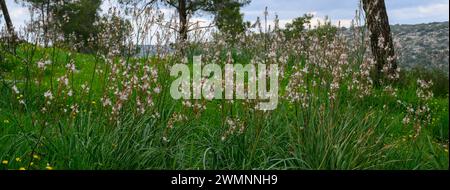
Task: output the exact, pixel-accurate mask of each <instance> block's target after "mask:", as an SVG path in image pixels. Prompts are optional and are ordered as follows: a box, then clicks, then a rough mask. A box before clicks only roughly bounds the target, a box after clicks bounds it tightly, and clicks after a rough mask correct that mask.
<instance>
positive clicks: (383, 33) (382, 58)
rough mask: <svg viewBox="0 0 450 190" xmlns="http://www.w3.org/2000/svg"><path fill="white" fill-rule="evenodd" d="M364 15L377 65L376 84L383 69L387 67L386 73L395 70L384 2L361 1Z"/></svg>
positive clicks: (373, 0)
mask: <svg viewBox="0 0 450 190" xmlns="http://www.w3.org/2000/svg"><path fill="white" fill-rule="evenodd" d="M362 4H363V9H364V12H365V13H366V24H367V26H368V28H369V32H370V46H371V49H372V54H373V55H374V57H375V60H376V63H377V76H376V78H377V82H378V81H379V79H381V74H382V70H383V67H384V66H385V65H386V64H390V65H387V66H389V69H388V71H387V72H388V73H385V74H393V73H395V71H396V69H397V63H396V61H395V52H394V45H393V41H392V35H391V29H390V25H389V19H388V15H387V12H386V5H385V3H384V0H362Z"/></svg>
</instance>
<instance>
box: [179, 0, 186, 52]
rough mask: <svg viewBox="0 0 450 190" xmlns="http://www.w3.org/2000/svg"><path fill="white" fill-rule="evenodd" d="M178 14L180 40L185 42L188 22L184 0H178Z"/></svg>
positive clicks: (182, 42)
mask: <svg viewBox="0 0 450 190" xmlns="http://www.w3.org/2000/svg"><path fill="white" fill-rule="evenodd" d="M178 6H179V7H178V14H179V17H180V31H179V34H180V37H179V38H180V42H181V44H183V45H184V44H185V43H186V41H187V39H188V35H187V33H188V28H187V27H188V22H187V10H186V0H178Z"/></svg>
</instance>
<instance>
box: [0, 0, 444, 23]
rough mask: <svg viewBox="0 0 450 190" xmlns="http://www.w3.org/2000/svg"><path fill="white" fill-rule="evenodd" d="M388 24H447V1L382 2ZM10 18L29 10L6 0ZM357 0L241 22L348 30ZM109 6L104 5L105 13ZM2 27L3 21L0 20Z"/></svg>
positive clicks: (327, 1) (251, 15)
mask: <svg viewBox="0 0 450 190" xmlns="http://www.w3.org/2000/svg"><path fill="white" fill-rule="evenodd" d="M385 2H386V7H387V12H388V16H389V21H390V23H391V24H418V23H429V22H441V21H448V20H449V19H448V18H449V0H385ZM6 3H7V6H8V8H9V12H10V15H11V18H12V20H13V22H14V25H15V26H16V27H20V26H23V25H24V24H25V23H26V21H27V20H28V19H29V11H28V8H26V7H22V6H21V5H19V4H17V3H15V0H6ZM358 4H359V0H252V2H251V3H250V4H249V5H247V6H246V7H244V8H242V12H243V13H244V19H245V20H246V21H251V22H254V21H255V20H256V18H257V17H258V16H259V17H263V13H264V9H265V7H268V11H269V20H273V19H274V15H275V14H277V15H278V16H279V19H280V25H281V27H283V26H284V24H286V23H288V22H290V21H291V20H292V19H293V18H296V17H299V16H302V15H304V14H305V13H310V14H313V15H314V16H315V19H314V20H313V23H312V24H313V25H316V24H317V23H318V22H319V21H323V19H324V18H325V16H328V17H329V18H330V19H331V21H332V23H333V24H335V25H337V24H338V23H340V25H341V26H344V27H348V26H349V25H350V23H351V20H352V19H353V18H354V17H355V11H356V10H357V9H358ZM107 6H108V5H103V6H102V7H103V10H107ZM1 19H2V21H1V23H2V24H3V23H4V21H3V18H1ZM197 19H198V20H203V21H206V22H208V21H210V20H211V19H212V18H211V17H210V16H206V15H198V16H197Z"/></svg>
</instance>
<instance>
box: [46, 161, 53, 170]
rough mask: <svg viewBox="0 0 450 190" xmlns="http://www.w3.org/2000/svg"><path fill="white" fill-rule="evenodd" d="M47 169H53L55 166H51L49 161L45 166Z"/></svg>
mask: <svg viewBox="0 0 450 190" xmlns="http://www.w3.org/2000/svg"><path fill="white" fill-rule="evenodd" d="M45 169H47V170H53V167H51V166H50V164H48V163H47V167H45Z"/></svg>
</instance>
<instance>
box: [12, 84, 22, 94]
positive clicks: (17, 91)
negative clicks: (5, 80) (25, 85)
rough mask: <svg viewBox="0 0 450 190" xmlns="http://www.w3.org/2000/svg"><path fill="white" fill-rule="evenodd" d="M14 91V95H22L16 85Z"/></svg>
mask: <svg viewBox="0 0 450 190" xmlns="http://www.w3.org/2000/svg"><path fill="white" fill-rule="evenodd" d="M12 90H13V91H14V93H16V94H19V93H20V91H19V89H18V88H17V86H16V85H14V86H13V87H12Z"/></svg>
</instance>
